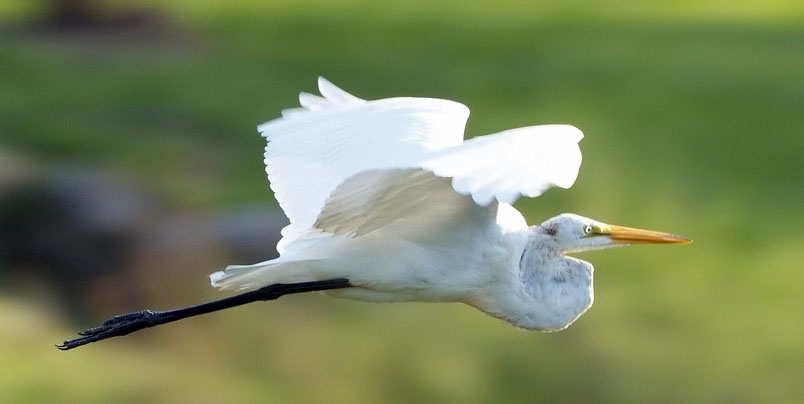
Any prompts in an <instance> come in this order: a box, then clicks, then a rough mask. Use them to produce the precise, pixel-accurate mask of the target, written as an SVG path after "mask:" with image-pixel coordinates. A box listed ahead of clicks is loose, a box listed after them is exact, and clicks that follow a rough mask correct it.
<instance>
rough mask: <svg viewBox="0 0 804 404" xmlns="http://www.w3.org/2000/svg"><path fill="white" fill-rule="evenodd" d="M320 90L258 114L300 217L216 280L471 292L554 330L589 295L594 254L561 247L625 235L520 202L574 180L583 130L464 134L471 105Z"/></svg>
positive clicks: (379, 293) (396, 292) (367, 291)
mask: <svg viewBox="0 0 804 404" xmlns="http://www.w3.org/2000/svg"><path fill="white" fill-rule="evenodd" d="M319 89H320V91H321V94H322V95H323V96H324V97H323V98H322V97H317V96H313V95H310V94H306V93H302V94H301V95H300V101H301V103H302V106H303V107H304V108H300V109H294V110H288V111H285V112H284V113H283V115H284V116H283V117H282V118H280V119H277V120H274V121H270V122H268V123H266V124H264V125H261V126H260V132H262V133H263V135H264V136H266V137H267V139H268V146H267V147H266V154H265V155H266V166H267V172H268V176H269V180H270V181H271V186H272V188H273V189H274V192H275V195H276V197H277V199H278V201H279V202H280V205H281V206H282V207H283V209H284V210H285V212H286V213H287V215H288V217H289V218H290V221H291V224H290V225H289V226H287V227H286V228H285V229H283V233H282V234H283V240H282V241H280V243H279V245H278V246H277V249H278V250H279V252H280V257H279V258H277V259H274V260H270V261H266V262H262V263H259V264H255V265H245V266H230V267H228V268H227V269H226V270H224V271H220V272H217V273H215V274H212V275H211V280H212V284H213V286H216V287H218V288H221V289H231V290H254V289H258V288H261V287H264V286H266V285H271V284H277V283H296V282H310V281H318V280H326V279H334V278H346V279H348V280H349V282H350V283H351V285H352V286H353V287H351V288H346V289H337V290H331V291H329V292H328V293H330V294H332V295H335V296H339V297H345V298H352V299H359V300H365V301H375V302H390V301H456V302H463V303H466V304H469V305H472V306H474V307H477V308H478V309H480V310H482V311H484V312H486V313H488V314H490V315H493V316H495V317H498V318H501V319H503V320H506V321H508V322H510V323H512V324H514V325H517V326H519V327H522V328H527V329H536V330H545V331H547V330H558V329H562V328H565V327H566V326H568V325H569V324H571V323H572V322H573V321H574V320H575V319H576V318H577V317H578V316H580V315H581V314H582V313H583V312H584V311H585V310H586V309H588V308H589V306H591V304H592V299H593V289H592V266H591V264H589V263H587V262H584V261H580V260H577V259H575V258H571V257H567V256H566V255H564V254H565V253H567V252H576V251H583V250H587V249H596V248H606V247H611V246H617V245H625V244H623V243H617V242H616V240H614V239H613V238H611V237H605V235H604V234H603V233H601V234H590V233H589V232H586V234H584V231H583V229H592V226H594V228H595V229H599V230H600V229H604V228H608V226H607V225H605V224H603V223H599V222H596V221H594V220H591V219H587V218H583V217H580V216H576V215H569V214H565V215H561V216H557V217H556V218H553V219H551V220H549V221H547V222H545V223H544V224H542V225H541V226H532V227H528V225H527V224H526V222H525V219H524V218H523V217H522V215H521V214H520V213H519V212H518V211H517V210H516V209H515V208H513V207H512V206H511V203H513V202H514V201H515V200H516V199H517V198H518V197H519V196H520V195H526V196H531V197H533V196H538V195H540V194H541V193H542V192H544V191H545V190H546V189H548V188H549V187H551V186H561V187H564V188H568V187H570V186H571V185H572V184H573V182H574V181H575V178H576V176H577V172H578V168H579V166H580V162H581V154H580V150H579V148H578V145H577V144H578V141H580V140H581V138H582V137H583V135H582V133H581V132H580V131H579V130H578V129H576V128H575V127H572V126H569V125H544V126H534V127H527V128H519V129H514V130H509V131H505V132H502V133H498V134H495V135H489V136H483V137H480V138H476V139H472V140H468V141H466V142H464V141H463V127H464V124H465V122H466V119H467V117H468V109H466V107H464V106H463V105H461V104H458V103H455V102H452V101H446V100H437V99H426V98H391V99H383V100H377V101H364V100H361V99H358V98H356V97H354V96H352V95H350V94H348V93H346V92H344V91H343V90H341V89H339V88H337V87H335V86H334V85H332V84H331V83H329V82H328V81H326V80H324V79H323V78H321V79H319ZM628 230H632V229H628ZM601 231H602V230H601ZM643 234H644V233H643ZM653 234H654V235H656V234H659V235H660V236H661V237H654V238H653V239H652V241H649V242H683V240H686V239H681V238H678V237H676V238H673V237H674V236H671V235H667V234H663V233H661V234H660V233H653ZM593 235H597V236H600V237H590V236H593ZM628 242H640V240H630V241H628ZM641 242H645V241H644V240H643V241H641Z"/></svg>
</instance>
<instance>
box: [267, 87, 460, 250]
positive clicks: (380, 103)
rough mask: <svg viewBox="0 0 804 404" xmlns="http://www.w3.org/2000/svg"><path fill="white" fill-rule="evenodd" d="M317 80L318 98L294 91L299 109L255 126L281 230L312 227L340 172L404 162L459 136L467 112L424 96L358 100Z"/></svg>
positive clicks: (341, 175) (346, 175)
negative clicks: (283, 223) (284, 220)
mask: <svg viewBox="0 0 804 404" xmlns="http://www.w3.org/2000/svg"><path fill="white" fill-rule="evenodd" d="M318 85H319V90H320V92H321V94H322V95H323V97H318V96H315V95H311V94H306V93H302V94H300V95H299V101H300V103H301V105H302V107H303V108H296V109H291V110H286V111H283V117H282V118H279V119H275V120H273V121H269V122H267V123H265V124H262V125H260V126H259V127H258V130H259V132H260V133H262V135H263V136H265V137H266V138H267V139H268V145H267V146H266V148H265V163H266V172H267V173H268V179H269V181H270V183H271V189H273V191H274V194H275V196H276V199H277V201H278V202H279V204H280V206H282V209H283V210H284V211H285V214H287V216H288V218H289V219H290V222H291V226H290V228H288V229H286V230H287V231H286V233H288V234H289V233H294V232H299V231H303V229H307V228H310V227H312V226H313V224H314V223H315V220H316V218H317V217H318V215H319V214H320V213H321V211H322V209H323V207H324V203H325V202H326V200H327V198H328V197H329V196H330V194H331V193H332V192H333V191H334V190H335V188H336V187H337V186H338V185H340V184H341V183H343V182H344V181H345V180H346V179H347V178H349V177H351V176H353V175H355V174H358V173H361V172H364V171H368V170H375V169H383V168H398V167H408V166H411V165H412V164H413V163H415V162H417V161H420V160H421V159H422V157H423V156H424V155H426V154H427V153H429V152H432V151H434V150H438V149H442V148H446V147H450V146H455V145H458V144H460V143H461V142H462V141H463V130H464V126H465V124H466V119H467V118H468V116H469V110H468V108H466V107H465V106H464V105H462V104H459V103H456V102H453V101H447V100H439V99H430V98H388V99H382V100H376V101H364V100H361V99H359V98H357V97H354V96H352V95H351V94H348V93H346V92H345V91H343V90H341V89H339V88H337V87H335V86H334V85H333V84H332V83H330V82H328V81H326V80H325V79H323V78H319V80H318ZM283 234H285V233H283ZM288 234H285V235H286V236H287V235H288Z"/></svg>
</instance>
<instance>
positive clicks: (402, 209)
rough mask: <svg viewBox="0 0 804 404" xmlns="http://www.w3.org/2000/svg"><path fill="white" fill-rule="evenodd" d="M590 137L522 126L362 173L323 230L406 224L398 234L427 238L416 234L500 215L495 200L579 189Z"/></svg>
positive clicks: (326, 213) (339, 195) (326, 211)
mask: <svg viewBox="0 0 804 404" xmlns="http://www.w3.org/2000/svg"><path fill="white" fill-rule="evenodd" d="M582 137H583V134H582V133H581V131H579V130H578V129H576V128H575V127H573V126H569V125H545V126H533V127H527V128H519V129H513V130H509V131H505V132H502V133H498V134H495V135H488V136H483V137H479V138H474V139H471V140H468V141H466V142H465V143H463V144H460V145H457V146H453V147H450V148H446V149H441V150H437V151H434V152H431V153H428V154H427V155H426V156H425V157H424V158H423V159H422V160H421V161H419V162H417V163H416V164H415V166H414V167H412V168H406V169H382V170H371V171H366V172H362V173H359V174H357V175H355V176H353V177H350V178H348V179H347V180H346V181H344V182H343V183H342V184H341V185H339V186H338V187H337V188H336V189H335V190H334V191H333V192H332V194H331V196H330V197H329V199H328V200H327V203H326V204H325V205H324V207H323V209H322V211H321V214H320V215H319V216H318V219H317V220H316V222H315V228H316V229H317V230H321V231H324V232H326V233H329V234H334V235H346V236H348V237H359V236H361V235H363V234H367V233H370V232H372V231H375V230H377V229H381V228H387V227H391V225H393V224H395V223H398V222H405V223H404V224H405V225H404V226H396V227H394V230H392V231H395V232H399V231H400V229H401V231H406V230H407V229H413V231H414V234H411V236H414V237H416V238H419V237H427V234H415V232H416V231H418V232H419V233H427V232H438V231H439V229H441V226H443V225H449V224H450V222H454V221H456V220H458V221H460V220H471V219H470V218H472V217H478V215H483V214H487V213H489V212H491V213H493V212H494V211H496V209H492V210H487V209H486V208H485V207H486V206H489V205H491V204H493V203H494V202H495V201H499V202H502V203H513V202H514V201H516V199H517V198H518V197H519V196H520V195H526V196H531V197H534V196H538V195H540V194H541V193H543V192H544V191H545V190H547V189H548V188H550V187H552V186H560V187H563V188H568V187H570V186H572V184H573V183H574V182H575V179H576V177H577V174H578V168H579V167H580V164H581V152H580V149H579V148H578V141H580V140H581V138H582ZM470 196H471V198H470ZM484 212H485V213H484ZM423 229H426V230H423Z"/></svg>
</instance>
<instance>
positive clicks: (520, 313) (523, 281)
mask: <svg viewBox="0 0 804 404" xmlns="http://www.w3.org/2000/svg"><path fill="white" fill-rule="evenodd" d="M529 230H530V234H529V239H528V244H527V246H526V247H525V251H524V252H523V253H522V258H521V260H520V263H519V280H518V281H519V282H518V283H519V285H518V288H517V289H518V291H517V292H516V293H511V294H509V295H508V296H506V297H505V298H504V299H502V301H500V302H499V303H501V307H500V309H501V310H500V311H501V313H498V317H501V318H503V319H505V320H507V321H509V322H511V323H513V324H515V325H517V326H519V327H522V328H527V329H534V330H541V331H557V330H561V329H564V328H566V327H567V326H569V325H570V324H572V322H573V321H575V319H577V318H578V317H579V316H580V315H581V314H583V313H584V312H585V311H586V310H587V309H588V308H589V307H590V306H591V305H592V301H593V298H594V295H593V285H592V274H593V268H592V265H591V264H589V263H588V262H585V261H581V260H578V259H575V258H571V257H567V256H564V255H563V254H562V253H561V251H560V250H559V248H558V246H557V244H556V243H555V241H554V239H553V238H552V237H550V236H549V235H547V234H544V233H543V232H539V231H537V229H536V228H531V229H529Z"/></svg>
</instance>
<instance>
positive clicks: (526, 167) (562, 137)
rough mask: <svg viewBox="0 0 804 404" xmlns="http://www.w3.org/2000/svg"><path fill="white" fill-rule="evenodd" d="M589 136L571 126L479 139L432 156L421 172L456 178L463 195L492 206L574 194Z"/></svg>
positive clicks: (454, 181) (532, 128) (454, 183)
mask: <svg viewBox="0 0 804 404" xmlns="http://www.w3.org/2000/svg"><path fill="white" fill-rule="evenodd" d="M582 138H583V133H582V132H581V131H580V130H578V129H577V128H575V127H574V126H571V125H542V126H530V127H526V128H518V129H511V130H507V131H504V132H500V133H497V134H494V135H487V136H481V137H476V138H474V139H470V140H467V141H466V142H464V143H463V144H461V145H458V146H453V147H450V148H447V149H442V150H438V151H435V152H433V153H431V154H430V155H429V156H427V158H426V159H424V160H423V161H422V162H421V164H420V166H421V167H422V168H424V169H426V170H429V171H432V172H433V173H435V175H437V176H439V177H449V178H452V186H453V188H455V191H457V192H458V193H460V194H463V195H472V199H474V200H475V202H476V203H477V204H479V205H481V206H486V205H488V204H489V203H491V202H492V201H494V200H495V199H496V200H497V201H500V202H505V203H513V202H514V201H516V199H517V198H519V196H520V195H525V196H529V197H535V196H539V195H541V194H542V193H543V192H544V191H546V190H547V189H548V188H550V187H552V186H559V187H562V188H569V187H571V186H572V184H573V183H574V182H575V178H576V177H577V176H578V169H579V168H580V166H581V149H580V148H579V147H578V142H579V141H580V140H581V139H582Z"/></svg>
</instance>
